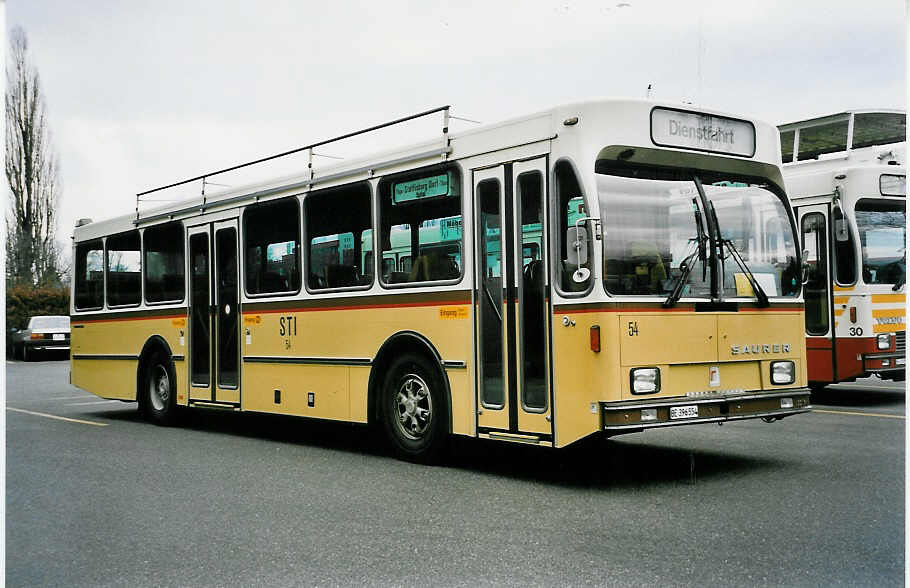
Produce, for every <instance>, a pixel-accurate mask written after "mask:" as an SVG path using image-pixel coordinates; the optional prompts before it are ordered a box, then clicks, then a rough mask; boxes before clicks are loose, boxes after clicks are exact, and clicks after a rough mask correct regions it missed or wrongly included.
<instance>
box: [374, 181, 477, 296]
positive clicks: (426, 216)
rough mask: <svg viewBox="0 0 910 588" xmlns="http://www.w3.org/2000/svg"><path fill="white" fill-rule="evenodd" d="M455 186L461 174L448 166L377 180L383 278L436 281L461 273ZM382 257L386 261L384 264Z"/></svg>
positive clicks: (387, 280) (458, 202) (457, 187)
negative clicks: (396, 261) (378, 181)
mask: <svg viewBox="0 0 910 588" xmlns="http://www.w3.org/2000/svg"><path fill="white" fill-rule="evenodd" d="M460 185H461V176H460V174H459V173H458V172H457V171H456V170H455V169H454V168H451V167H449V168H440V167H435V168H430V169H424V170H420V171H418V172H416V173H409V174H407V175H405V176H398V177H395V178H392V179H389V180H383V181H382V182H380V185H379V186H380V187H379V214H380V223H379V225H380V243H381V248H382V260H383V268H382V270H383V271H382V281H383V283H386V284H400V283H416V282H435V281H443V280H457V279H459V278H460V277H461V275H462V270H463V267H462V263H461V260H462V247H463V244H462V213H461V201H462V199H461V191H460ZM396 259H397V260H399V261H398V265H397V267H396V264H395V260H396ZM387 260H390V263H389V265H388V266H387V265H386V263H387Z"/></svg>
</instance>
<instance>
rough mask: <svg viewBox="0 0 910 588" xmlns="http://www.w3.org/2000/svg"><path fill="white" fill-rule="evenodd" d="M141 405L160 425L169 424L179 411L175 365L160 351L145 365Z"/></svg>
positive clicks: (152, 419) (151, 418) (149, 416)
mask: <svg viewBox="0 0 910 588" xmlns="http://www.w3.org/2000/svg"><path fill="white" fill-rule="evenodd" d="M142 380H143V385H142V398H141V399H140V406H141V408H142V411H143V412H144V413H145V415H146V417H147V418H148V419H149V420H151V421H152V422H154V423H156V424H159V425H169V424H171V423H172V422H173V421H174V416H175V414H176V412H177V390H176V385H175V384H176V377H175V375H174V367H173V365H172V364H171V362H170V361H168V360H167V359H166V358H165V357H164V356H163V355H162V354H161V353H160V352H156V353H154V354H153V355H152V356H151V357H150V358H149V361H148V363H147V364H146V367H145V377H143V379H142Z"/></svg>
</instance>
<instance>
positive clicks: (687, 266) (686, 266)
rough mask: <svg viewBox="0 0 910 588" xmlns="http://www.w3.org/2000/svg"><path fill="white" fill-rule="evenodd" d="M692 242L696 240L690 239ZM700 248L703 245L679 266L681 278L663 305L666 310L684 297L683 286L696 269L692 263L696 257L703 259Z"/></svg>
mask: <svg viewBox="0 0 910 588" xmlns="http://www.w3.org/2000/svg"><path fill="white" fill-rule="evenodd" d="M692 241H696V239H689V242H690V243H691V242H692ZM700 248H701V245H699V246H697V247H696V248H695V251H693V252H692V253H690V254H689V256H688V257H686V258H685V259H684V260H683V261H682V263H680V264H679V270H680V273H679V278H678V279H677V280H676V285H675V286H673V291H672V292H670V295H669V296H667V299H666V300H664V303H663V307H664V308H670V307H671V306H673V305H675V304H676V303H677V301H679V299H680V298H681V297H682V291H683V286H685V285H686V282H687V281H688V280H689V274H691V273H692V268H693V267H694V266H693V265H692V262H693V260H694V259H695V256H696V255H698V256H699V259H701V249H700Z"/></svg>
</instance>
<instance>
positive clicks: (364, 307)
mask: <svg viewBox="0 0 910 588" xmlns="http://www.w3.org/2000/svg"><path fill="white" fill-rule="evenodd" d="M470 304H471V301H470V300H454V301H452V302H410V303H403V304H361V305H352V306H314V307H298V308H274V309H272V308H270V309H268V310H250V311H244V313H243V316H251V315H256V314H277V313H282V312H318V311H322V310H371V309H377V308H412V307H414V308H417V307H425V306H457V305H470Z"/></svg>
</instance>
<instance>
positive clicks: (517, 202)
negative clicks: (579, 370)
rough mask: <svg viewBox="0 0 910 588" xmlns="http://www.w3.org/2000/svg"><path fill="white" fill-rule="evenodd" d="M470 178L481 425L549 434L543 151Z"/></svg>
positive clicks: (486, 428)
mask: <svg viewBox="0 0 910 588" xmlns="http://www.w3.org/2000/svg"><path fill="white" fill-rule="evenodd" d="M473 182H474V197H475V202H474V206H475V208H474V210H475V218H476V227H475V232H474V235H475V245H474V251H475V260H476V263H475V267H476V271H477V276H476V278H477V292H475V300H476V304H477V307H476V312H475V316H476V320H477V325H476V329H477V344H478V349H477V365H478V386H477V391H478V392H477V394H478V398H477V404H478V416H477V426H478V430H479V431H480V432H485V433H490V434H495V433H496V432H500V433H509V434H516V435H522V434H527V435H534V436H535V437H536V438H544V437H550V436H552V433H553V430H552V424H551V419H550V414H551V412H550V411H551V398H550V385H549V382H550V359H549V358H550V353H549V349H550V332H549V321H548V320H547V319H548V317H549V312H548V309H547V307H548V305H549V295H548V292H549V280H548V272H547V269H546V268H547V252H548V247H547V243H546V235H547V226H546V219H547V214H546V212H547V211H546V185H547V182H546V158H545V157H544V158H539V159H534V160H530V161H521V162H515V163H509V164H504V165H500V166H497V167H494V168H487V169H483V170H475V171H474V173H473Z"/></svg>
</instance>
